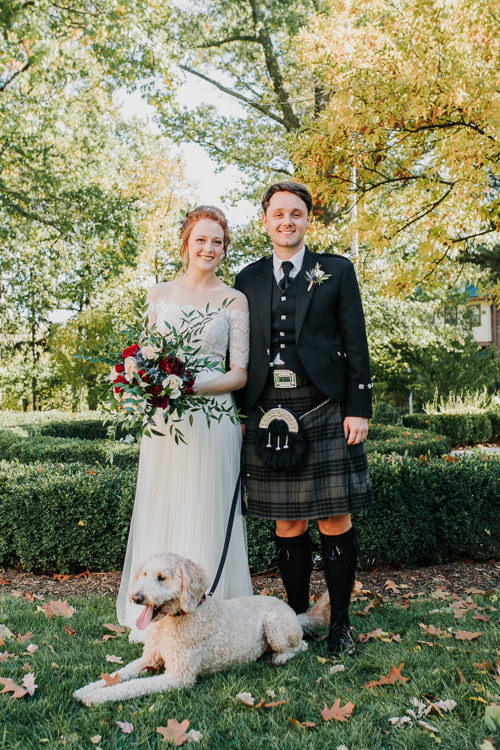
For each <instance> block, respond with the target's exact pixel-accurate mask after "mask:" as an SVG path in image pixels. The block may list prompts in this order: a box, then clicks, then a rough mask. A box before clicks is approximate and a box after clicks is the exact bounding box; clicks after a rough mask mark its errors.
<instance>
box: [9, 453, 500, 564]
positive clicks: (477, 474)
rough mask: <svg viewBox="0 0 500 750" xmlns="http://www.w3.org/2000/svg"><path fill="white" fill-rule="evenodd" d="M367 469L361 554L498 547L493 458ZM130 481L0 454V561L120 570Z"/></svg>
mask: <svg viewBox="0 0 500 750" xmlns="http://www.w3.org/2000/svg"><path fill="white" fill-rule="evenodd" d="M370 472H371V477H372V482H373V487H374V493H375V498H376V502H375V505H374V507H373V508H372V509H370V510H368V511H364V512H363V513H360V514H358V515H357V517H356V528H357V530H358V534H359V539H360V543H361V547H362V549H363V553H364V556H365V559H366V560H367V561H378V562H388V563H390V564H393V565H414V564H419V563H439V562H444V561H446V560H450V559H453V558H454V557H457V556H464V555H465V556H467V557H472V558H475V559H486V558H489V557H493V556H495V555H498V552H499V544H498V541H499V532H500V507H499V505H500V504H499V503H498V498H499V497H500V461H499V460H498V459H496V458H494V457H491V458H488V459H485V460H484V459H483V458H478V457H476V456H472V457H460V458H455V457H450V456H448V457H445V458H431V459H422V460H419V459H417V458H410V457H402V456H397V455H392V456H381V455H378V454H375V455H372V456H371V458H370ZM135 481H136V471H135V470H131V469H119V468H110V467H106V468H104V467H100V466H97V465H94V466H93V467H90V466H88V465H82V464H69V465H63V466H61V465H60V464H50V463H46V464H40V465H28V466H27V465H23V464H20V463H17V462H7V461H3V462H0V565H4V566H5V565H8V564H12V563H13V562H17V561H19V562H20V563H21V565H22V566H23V567H24V568H25V569H26V570H33V569H42V570H51V571H60V572H63V573H66V572H75V571H78V570H82V569H85V568H91V569H92V570H110V569H120V568H121V566H122V562H123V556H124V553H125V547H126V540H127V533H128V525H129V522H130V517H131V513H132V506H133V498H134V492H135ZM311 527H314V528H313V538H315V539H316V540H317V529H316V524H311ZM273 528H274V524H273V522H272V521H262V520H258V519H251V518H249V519H248V547H249V559H250V565H251V567H252V570H254V571H257V570H263V569H265V568H268V567H269V566H270V565H271V564H273V561H274V557H275V552H274V544H273ZM318 547H319V545H318Z"/></svg>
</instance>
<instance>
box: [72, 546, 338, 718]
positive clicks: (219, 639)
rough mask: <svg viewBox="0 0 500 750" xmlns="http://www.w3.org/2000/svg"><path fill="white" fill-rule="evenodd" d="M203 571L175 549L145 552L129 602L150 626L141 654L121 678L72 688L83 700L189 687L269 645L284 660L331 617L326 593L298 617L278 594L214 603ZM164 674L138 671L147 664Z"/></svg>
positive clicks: (273, 658) (122, 671)
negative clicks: (138, 606) (143, 674)
mask: <svg viewBox="0 0 500 750" xmlns="http://www.w3.org/2000/svg"><path fill="white" fill-rule="evenodd" d="M206 588H207V580H206V577H205V575H204V573H203V570H202V569H201V568H200V567H199V566H198V565H196V564H195V563H194V562H192V561H191V560H188V559H186V558H185V557H181V556H180V555H174V554H165V555H151V557H149V558H148V559H147V560H146V562H145V563H143V565H141V567H140V568H139V570H138V571H137V574H136V576H135V579H134V587H133V591H132V593H131V595H130V598H131V600H132V601H134V602H136V603H137V604H143V605H144V610H143V612H142V614H141V615H140V616H139V618H138V620H137V623H136V624H137V627H139V628H142V629H144V628H146V627H148V625H149V628H148V630H147V633H146V638H145V644H144V652H143V654H142V656H141V657H140V659H136V660H135V661H133V662H131V663H130V664H128V665H127V666H125V667H123V669H119V670H118V671H117V672H115V673H114V675H119V677H120V682H119V683H117V684H115V685H110V686H106V683H105V682H104V680H98V681H97V682H92V683H91V684H90V685H86V686H85V687H82V688H80V690H76V691H75V693H73V695H74V697H75V698H78V699H79V700H81V701H82V702H83V703H85V705H87V706H89V705H91V704H96V703H105V702H106V701H122V700H125V699H126V698H135V697H137V696H140V695H146V694H147V693H162V692H164V691H167V690H173V689H177V688H182V687H192V686H193V685H194V683H195V682H196V678H197V677H198V675H201V674H208V673H210V672H216V671H219V670H221V669H225V668H226V667H230V666H233V665H239V664H248V663H250V662H252V661H255V660H256V659H258V658H259V656H261V655H262V654H263V653H265V652H266V651H272V652H273V653H272V656H271V661H272V663H273V664H284V663H285V662H286V661H288V659H291V658H292V657H293V656H295V654H297V653H299V651H305V649H306V648H307V644H306V643H305V642H304V641H303V640H302V636H303V634H304V632H305V633H312V632H314V631H315V630H316V629H317V628H318V627H319V626H320V625H325V624H327V623H328V622H329V620H330V606H329V599H328V594H324V595H323V596H322V597H321V599H320V600H319V601H318V603H317V604H316V606H315V607H314V608H313V609H312V610H311V611H310V612H308V613H306V614H301V615H296V614H295V612H294V611H293V610H292V609H291V607H289V606H288V604H286V603H285V602H284V601H282V600H281V599H276V598H274V597H272V596H242V597H240V598H238V599H229V600H227V601H223V602H221V601H217V600H216V599H213V598H211V597H209V598H207V599H205V597H204V592H205V590H206ZM149 667H153V668H164V669H165V671H164V672H163V674H160V675H157V676H154V677H140V678H139V679H131V678H138V677H139V675H140V673H141V672H142V671H143V670H145V669H147V668H149Z"/></svg>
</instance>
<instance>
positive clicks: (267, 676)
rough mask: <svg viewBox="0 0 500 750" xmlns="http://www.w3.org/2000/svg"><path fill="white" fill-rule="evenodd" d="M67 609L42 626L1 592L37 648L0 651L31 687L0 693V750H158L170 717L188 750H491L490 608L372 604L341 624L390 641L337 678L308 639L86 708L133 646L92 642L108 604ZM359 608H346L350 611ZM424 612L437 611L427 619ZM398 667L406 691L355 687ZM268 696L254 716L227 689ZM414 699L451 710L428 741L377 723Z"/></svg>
mask: <svg viewBox="0 0 500 750" xmlns="http://www.w3.org/2000/svg"><path fill="white" fill-rule="evenodd" d="M474 599H475V601H476V602H477V604H478V606H483V607H497V606H498V595H497V594H490V595H488V596H480V595H474ZM70 602H71V603H72V604H73V606H74V607H75V608H76V609H77V612H76V614H74V615H73V617H72V618H71V619H70V620H64V619H63V618H61V617H58V618H54V619H52V620H49V619H47V618H46V617H45V616H44V614H43V613H42V612H38V613H36V609H37V606H38V602H29V601H27V600H25V599H20V598H14V597H12V596H11V595H5V596H3V597H2V598H0V623H3V624H5V625H7V626H8V627H9V628H10V629H11V630H12V631H13V632H14V633H16V634H18V633H21V634H24V633H26V631H27V630H30V631H32V633H33V635H32V637H31V639H30V641H29V642H31V643H33V644H36V645H37V646H38V647H39V648H38V650H37V651H36V652H35V653H34V654H32V655H30V654H29V653H26V646H27V644H28V642H26V643H25V644H20V643H18V641H17V640H13V639H9V640H7V641H6V642H5V647H0V650H2V651H8V652H9V653H16V654H17V657H16V658H12V659H9V660H8V661H6V662H0V676H2V677H9V678H12V679H14V680H15V681H16V682H18V683H20V682H21V680H22V678H23V675H24V674H25V673H26V672H28V671H34V674H35V680H36V683H37V685H38V689H37V690H36V692H35V694H34V696H33V697H29V696H25V697H23V698H21V699H18V700H12V699H11V698H10V693H8V694H1V695H0V747H1V748H8V750H30V749H31V748H37V749H39V748H59V747H66V748H91V747H101V748H103V750H108V749H112V748H116V749H118V748H160V747H167V744H166V743H165V742H164V741H163V740H162V739H161V737H160V735H158V734H157V733H156V727H157V726H166V725H167V721H168V719H170V718H175V719H177V720H178V721H181V720H183V719H186V718H187V719H189V720H190V728H193V729H196V730H199V731H201V732H202V734H203V739H202V741H201V743H200V744H198V745H196V744H194V743H192V744H191V743H190V744H189V745H187V747H190V748H200V750H202V749H203V748H210V749H212V748H213V749H217V750H218V749H219V748H235V749H238V750H240V749H242V750H246V749H247V748H248V749H251V750H270V749H273V750H299V748H300V750H327V749H328V750H332V749H333V750H335V749H336V748H337V747H338V746H339V745H345V746H346V747H347V748H349V750H365V749H366V750H388V749H392V748H401V750H403V749H404V750H421V749H424V748H434V747H435V746H436V744H437V743H438V742H440V747H441V748H442V750H445V748H446V749H447V750H469V749H471V750H472V748H474V750H476V749H477V748H479V747H480V745H481V743H482V742H484V740H485V739H486V738H487V737H492V736H493V742H494V743H496V747H497V748H498V747H499V746H500V744H499V743H500V729H499V732H497V734H496V735H494V733H492V731H491V730H488V728H487V727H486V726H485V724H484V721H483V718H484V713H485V708H486V705H485V703H484V702H482V701H486V703H488V704H490V703H492V702H497V703H498V702H500V696H499V693H500V686H499V685H498V684H496V683H495V681H494V680H493V679H492V677H491V676H490V675H488V674H483V673H481V671H480V670H479V669H478V668H477V667H475V666H474V662H481V661H482V659H486V661H490V662H492V663H495V662H496V660H497V658H498V656H497V652H496V649H497V648H498V645H499V644H498V642H497V641H496V640H495V637H496V631H497V630H498V627H497V625H498V611H496V610H486V612H488V614H489V615H490V621H489V622H488V623H483V622H480V621H478V620H475V619H472V612H468V613H467V614H466V615H465V617H463V618H461V619H460V620H458V621H455V620H454V619H453V614H452V611H451V608H450V604H451V602H452V600H451V598H450V599H448V600H446V601H441V600H432V599H424V598H421V599H417V600H415V601H412V602H411V603H410V604H409V606H408V608H407V609H403V608H402V607H401V606H398V605H397V604H396V603H395V602H394V601H393V602H392V603H389V602H384V603H383V604H382V606H380V607H375V608H373V609H372V610H371V611H370V613H369V615H368V616H366V617H360V616H354V617H353V618H352V619H353V621H354V624H355V628H356V632H357V633H358V634H359V633H362V632H364V633H367V632H370V631H373V630H374V629H375V628H378V627H381V628H382V629H383V630H384V631H388V632H392V633H399V634H400V635H401V642H400V643H397V642H393V643H385V642H382V641H380V640H376V641H374V640H371V641H369V642H368V643H366V644H363V645H360V646H359V649H358V657H357V658H356V659H350V660H349V661H347V662H346V663H345V671H343V672H337V673H333V674H330V671H329V668H330V667H331V666H332V664H333V663H334V662H333V661H332V660H331V659H328V660H327V661H326V663H322V662H321V661H320V659H319V658H318V657H320V658H322V657H324V656H326V651H325V644H324V642H323V643H322V642H319V643H313V644H310V646H309V650H308V651H307V652H306V653H303V654H300V655H299V656H297V657H296V658H294V659H292V660H291V661H290V662H289V663H288V664H286V665H285V666H284V667H278V668H273V667H271V666H269V664H268V662H267V659H262V660H260V661H259V662H257V663H255V664H251V665H250V666H247V667H245V668H239V669H232V670H228V671H226V672H224V673H219V674H215V675H212V676H209V677H205V678H202V679H200V680H199V682H198V683H197V685H196V686H195V687H194V689H193V690H181V691H178V692H172V693H168V694H163V695H152V696H146V697H142V698H137V699H133V700H129V701H126V702H123V704H121V705H120V704H116V703H109V704H105V705H103V706H97V707H91V708H86V707H84V706H83V705H81V704H80V703H78V702H77V701H75V700H74V699H73V698H72V695H71V694H72V692H73V690H74V689H75V688H77V687H80V686H82V685H84V684H85V683H87V682H89V681H91V680H94V679H97V678H98V676H99V674H100V673H101V672H103V671H105V672H112V671H113V670H114V669H115V668H116V666H115V665H113V664H109V663H107V662H106V659H105V657H106V654H115V655H118V656H121V657H122V658H123V661H124V662H125V663H126V662H128V661H130V660H132V659H133V658H136V657H137V656H138V655H139V654H140V651H141V647H140V646H139V645H137V644H129V643H128V640H127V638H126V636H121V637H120V638H117V639H112V640H109V641H108V642H107V643H103V641H102V636H103V635H104V633H106V632H108V631H106V630H104V629H103V627H102V625H103V623H105V622H114V621H115V617H114V600H112V599H109V598H104V597H103V598H98V597H94V598H85V599H84V598H80V599H78V598H73V599H70ZM365 604H366V602H363V601H361V602H358V603H355V604H354V606H353V610H354V611H356V610H359V609H362V608H363V607H364V606H365ZM436 609H439V610H440V611H439V612H434V613H431V612H432V610H436ZM419 622H423V623H425V624H433V625H436V626H437V625H439V626H440V627H441V628H443V629H445V628H447V627H450V628H451V629H452V630H457V629H461V630H468V631H481V632H482V633H483V635H482V636H481V637H480V638H478V639H477V640H474V641H471V642H466V641H465V642H464V641H457V640H456V639H455V638H454V637H451V638H446V639H440V638H436V637H432V636H428V635H425V634H424V633H423V631H422V630H421V628H420V627H419ZM65 624H69V625H70V626H71V627H72V628H75V629H76V630H77V633H76V635H68V634H67V633H66V631H65V627H64V626H65ZM419 640H427V641H434V642H435V646H434V647H433V648H430V647H428V646H426V645H422V644H419V643H418V641H419ZM50 647H52V648H50ZM52 649H53V651H52ZM400 662H404V667H403V670H402V673H403V675H405V676H408V677H410V680H409V681H408V682H407V683H405V684H396V685H393V686H387V687H379V688H375V689H368V688H364V687H363V685H364V684H365V683H366V682H367V681H368V680H373V679H378V678H379V677H380V676H381V675H384V674H387V673H388V672H389V670H390V668H391V666H392V665H393V664H396V666H397V665H399V663H400ZM27 665H29V668H28V666H27ZM458 670H460V672H459V671H458ZM461 675H462V677H461ZM461 680H464V681H461ZM268 690H274V692H275V694H276V698H275V700H287V701H288V702H287V703H285V704H284V705H281V706H278V707H275V708H271V709H267V710H266V709H252V708H248V707H246V706H245V705H243V704H242V703H241V702H240V701H239V700H237V699H236V695H237V694H238V693H239V692H241V691H247V692H250V693H252V695H253V696H254V697H255V699H256V701H258V700H259V699H260V698H261V697H264V698H266V699H267V700H271V699H270V698H269V697H268V694H267V691H268ZM423 696H427V697H429V698H431V699H432V700H436V699H441V700H444V699H450V698H451V699H454V700H455V701H456V702H457V704H458V705H457V707H456V708H455V710H454V711H452V712H451V713H446V714H444V716H443V717H440V716H438V715H437V714H436V713H434V712H433V713H432V714H430V715H429V716H428V717H427V720H428V721H429V722H430V723H431V724H433V725H435V726H437V727H438V728H439V733H438V734H437V735H436V736H434V735H432V734H430V733H429V732H428V731H426V730H425V729H423V728H421V727H419V726H414V727H410V728H406V729H398V728H394V727H392V726H391V724H390V723H389V717H391V716H403V715H404V714H405V712H406V709H407V708H410V707H411V704H410V700H411V698H412V697H418V698H422V697H423ZM336 698H340V699H341V705H342V706H343V705H344V704H345V703H347V701H352V702H354V704H355V708H354V711H353V714H352V716H351V718H350V719H349V720H348V721H347V722H344V723H339V722H334V721H329V722H324V721H323V719H322V718H321V710H322V709H323V706H324V704H325V703H327V704H328V706H331V705H332V703H333V702H334V701H335V699H336ZM477 699H479V700H477ZM289 717H294V718H295V719H298V720H299V721H313V722H316V725H317V726H316V727H315V728H313V729H308V730H305V729H301V728H299V727H296V726H293V725H292V724H291V723H290V722H289ZM117 719H118V720H120V721H129V722H132V724H133V725H134V727H135V728H134V731H133V732H132V734H130V735H125V734H122V733H121V731H120V729H119V727H118V726H117V725H116V724H115V721H116V720H117ZM95 735H101V736H102V740H101V741H100V744H99V745H93V744H92V743H91V741H90V738H91V737H94V736H95ZM61 738H64V739H61Z"/></svg>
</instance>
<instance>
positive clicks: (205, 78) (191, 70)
mask: <svg viewBox="0 0 500 750" xmlns="http://www.w3.org/2000/svg"><path fill="white" fill-rule="evenodd" d="M179 68H180V69H181V70H185V71H186V73H191V75H193V76H198V78H201V79H202V80H203V81H207V82H208V83H211V84H212V86H215V87H216V88H218V89H219V90H220V91H223V92H224V93H225V94H228V95H229V96H233V97H234V98H235V99H239V100H240V101H241V102H244V103H245V104H247V105H248V106H249V107H252V108H253V109H256V110H258V111H259V112H262V114H264V115H266V117H270V118H271V119H272V120H275V121H276V122H279V124H280V125H283V127H285V128H286V123H285V121H284V120H283V119H282V118H281V117H278V115H275V114H274V113H273V112H271V109H270V107H266V106H265V105H263V104H260V103H259V102H255V101H253V99H249V98H248V97H247V96H243V94H240V93H239V91H234V90H233V89H230V88H228V87H227V86H223V85H222V83H219V82H218V81H214V79H213V78H209V76H206V75H205V74H204V73H201V72H200V71H199V70H195V69H194V68H190V67H189V66H188V65H182V64H181V63H179Z"/></svg>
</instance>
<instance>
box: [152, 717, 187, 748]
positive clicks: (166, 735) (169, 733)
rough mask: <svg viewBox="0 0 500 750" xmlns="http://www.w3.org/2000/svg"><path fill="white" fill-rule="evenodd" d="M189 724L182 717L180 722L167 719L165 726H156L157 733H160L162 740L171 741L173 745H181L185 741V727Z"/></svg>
mask: <svg viewBox="0 0 500 750" xmlns="http://www.w3.org/2000/svg"><path fill="white" fill-rule="evenodd" d="M188 726H189V721H188V720H187V719H184V721H181V722H180V724H179V722H178V721H177V720H176V719H169V720H168V721H167V726H166V727H156V731H157V732H158V734H161V736H162V737H163V739H164V740H168V741H169V742H173V743H174V745H177V746H179V745H183V744H184V742H187V740H188V738H187V735H186V729H187V728H188Z"/></svg>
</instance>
